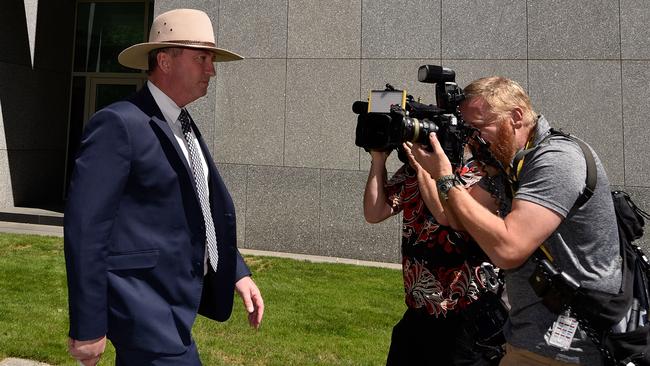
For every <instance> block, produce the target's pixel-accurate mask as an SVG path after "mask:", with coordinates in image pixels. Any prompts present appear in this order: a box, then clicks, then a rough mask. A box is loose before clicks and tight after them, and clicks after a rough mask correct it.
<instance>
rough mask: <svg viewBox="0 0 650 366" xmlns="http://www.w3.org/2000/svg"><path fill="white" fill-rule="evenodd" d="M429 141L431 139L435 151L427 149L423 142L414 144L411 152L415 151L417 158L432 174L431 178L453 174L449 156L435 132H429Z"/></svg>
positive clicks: (414, 154)
mask: <svg viewBox="0 0 650 366" xmlns="http://www.w3.org/2000/svg"><path fill="white" fill-rule="evenodd" d="M429 141H431V147H432V148H433V151H427V150H426V148H425V147H424V146H423V145H421V144H414V145H413V147H412V148H411V152H412V153H413V156H414V157H415V160H416V161H417V162H418V163H420V166H421V167H422V168H424V169H425V170H426V171H427V172H429V174H431V178H433V179H438V178H440V177H442V176H444V175H450V174H453V170H452V168H451V163H450V162H449V158H448V157H447V155H445V152H444V151H443V150H442V146H440V142H438V138H437V137H436V135H435V134H434V133H430V134H429Z"/></svg>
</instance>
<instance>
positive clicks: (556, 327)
mask: <svg viewBox="0 0 650 366" xmlns="http://www.w3.org/2000/svg"><path fill="white" fill-rule="evenodd" d="M577 329H578V321H577V320H576V319H575V318H572V317H571V316H569V313H568V312H565V313H564V314H561V315H560V316H558V317H557V320H556V321H555V323H553V329H552V330H551V337H550V338H549V340H548V343H549V344H550V345H551V346H555V347H558V348H560V349H561V350H563V351H566V350H568V349H569V347H570V346H571V340H573V336H574V335H575V334H576V330H577Z"/></svg>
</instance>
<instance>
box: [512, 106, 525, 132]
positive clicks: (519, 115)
mask: <svg viewBox="0 0 650 366" xmlns="http://www.w3.org/2000/svg"><path fill="white" fill-rule="evenodd" d="M510 117H512V125H513V127H514V128H515V129H518V128H521V127H523V125H524V111H523V109H521V108H520V107H515V108H514V109H513V110H511V111H510Z"/></svg>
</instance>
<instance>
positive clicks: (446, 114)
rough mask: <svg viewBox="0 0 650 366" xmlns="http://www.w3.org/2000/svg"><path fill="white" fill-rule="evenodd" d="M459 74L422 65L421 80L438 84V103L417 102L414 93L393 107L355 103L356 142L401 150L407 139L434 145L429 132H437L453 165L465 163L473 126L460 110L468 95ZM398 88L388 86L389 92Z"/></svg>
mask: <svg viewBox="0 0 650 366" xmlns="http://www.w3.org/2000/svg"><path fill="white" fill-rule="evenodd" d="M455 77H456V74H455V72H454V71H453V70H450V69H446V68H443V67H441V66H435V65H423V66H420V68H419V70H418V80H419V81H420V82H423V83H435V84H436V104H437V105H431V104H423V103H419V102H416V101H414V100H413V97H412V96H410V95H409V96H407V97H406V100H405V103H404V105H400V104H399V103H395V104H391V105H390V108H389V110H381V111H369V104H368V103H367V102H361V101H359V102H355V103H354V104H353V106H352V110H353V111H354V112H355V113H357V114H358V115H359V117H358V118H357V128H356V137H355V144H356V145H357V146H359V147H363V148H364V149H366V150H380V151H390V150H393V149H399V148H400V147H401V145H402V143H403V142H406V141H411V142H413V143H420V144H424V145H430V142H429V133H431V132H434V133H436V136H437V138H438V141H440V144H441V146H442V148H443V150H444V152H445V154H446V155H447V157H448V158H449V160H450V162H451V164H452V165H454V166H456V167H458V166H461V165H463V164H464V149H465V145H466V144H467V142H468V140H469V138H470V136H471V134H472V131H473V129H472V128H471V127H469V126H466V124H465V122H464V121H463V119H462V117H461V115H460V112H459V110H458V105H459V104H460V102H461V101H462V100H463V99H464V95H463V91H462V89H461V88H459V87H458V84H456V83H455ZM394 91H395V89H394V88H393V87H392V86H390V85H388V84H387V85H386V90H385V92H387V93H389V92H394ZM371 95H372V94H371Z"/></svg>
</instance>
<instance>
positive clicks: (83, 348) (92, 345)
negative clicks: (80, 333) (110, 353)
mask: <svg viewBox="0 0 650 366" xmlns="http://www.w3.org/2000/svg"><path fill="white" fill-rule="evenodd" d="M104 348H106V336H103V337H101V338H97V339H91V340H89V341H78V340H76V339H72V338H68V352H69V353H70V356H72V357H73V358H74V359H75V360H77V361H79V362H81V363H82V364H83V365H84V366H95V365H97V363H98V362H99V358H100V357H101V356H102V353H104Z"/></svg>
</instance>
